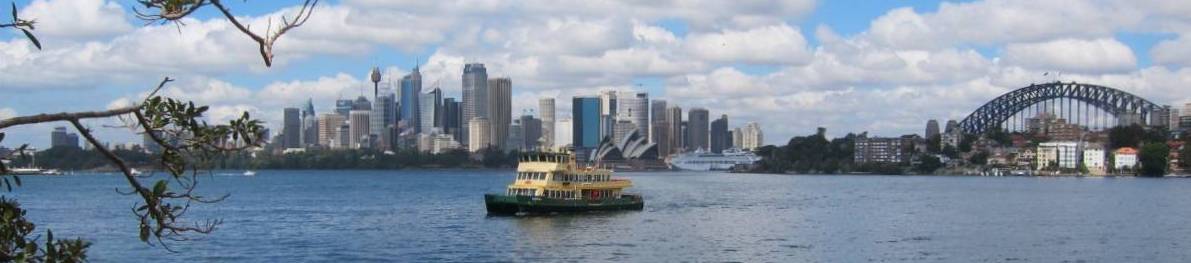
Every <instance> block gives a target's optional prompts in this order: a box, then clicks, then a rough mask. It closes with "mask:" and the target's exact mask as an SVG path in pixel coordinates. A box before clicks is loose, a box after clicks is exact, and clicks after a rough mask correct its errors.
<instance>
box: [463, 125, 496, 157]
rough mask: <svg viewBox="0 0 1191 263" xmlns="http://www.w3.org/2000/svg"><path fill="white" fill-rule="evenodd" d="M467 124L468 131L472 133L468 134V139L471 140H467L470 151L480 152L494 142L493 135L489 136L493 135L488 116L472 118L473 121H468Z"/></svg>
mask: <svg viewBox="0 0 1191 263" xmlns="http://www.w3.org/2000/svg"><path fill="white" fill-rule="evenodd" d="M467 126H468V128H467V131H468V133H470V134H468V135H467V139H468V140H469V141H468V142H467V150H468V151H469V152H473V153H474V152H479V151H481V150H483V149H484V148H488V147H489V146H490V145H491V144H492V142H491V140H492V137H491V136H489V135H491V134H490V133H489V132H490V131H491V129H489V128H488V127H490V125H489V124H488V118H484V117H475V118H471V121H469V122H468V123H467Z"/></svg>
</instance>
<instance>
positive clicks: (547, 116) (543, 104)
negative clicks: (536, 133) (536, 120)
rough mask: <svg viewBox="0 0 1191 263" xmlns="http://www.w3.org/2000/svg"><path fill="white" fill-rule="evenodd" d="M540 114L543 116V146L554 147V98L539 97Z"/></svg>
mask: <svg viewBox="0 0 1191 263" xmlns="http://www.w3.org/2000/svg"><path fill="white" fill-rule="evenodd" d="M538 114H539V115H541V116H542V140H541V146H542V147H547V148H552V147H554V98H541V99H538Z"/></svg>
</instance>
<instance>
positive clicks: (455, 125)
mask: <svg viewBox="0 0 1191 263" xmlns="http://www.w3.org/2000/svg"><path fill="white" fill-rule="evenodd" d="M462 114H463V112H462V111H461V106H460V105H459V102H458V101H456V100H455V98H446V99H443V102H442V129H443V134H449V135H451V138H453V139H454V140H455V141H456V142H459V141H462V140H463V138H464V137H463V115H462Z"/></svg>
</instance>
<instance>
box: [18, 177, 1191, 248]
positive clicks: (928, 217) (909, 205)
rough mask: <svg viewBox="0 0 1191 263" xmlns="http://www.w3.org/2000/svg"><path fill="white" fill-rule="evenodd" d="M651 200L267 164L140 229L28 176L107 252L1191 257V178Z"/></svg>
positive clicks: (684, 183) (98, 187) (50, 219)
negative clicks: (634, 205) (500, 208)
mask: <svg viewBox="0 0 1191 263" xmlns="http://www.w3.org/2000/svg"><path fill="white" fill-rule="evenodd" d="M620 175H622V176H627V177H631V178H632V179H633V180H634V182H635V184H636V187H635V188H634V191H635V192H639V193H642V194H644V196H645V198H646V205H645V210H644V211H641V212H621V213H604V214H582V215H555V216H534V217H488V216H485V211H484V205H483V200H482V199H483V198H482V193H484V192H502V191H503V187H504V185H505V184H506V183H507V182H508V181H509V180H510V178H511V172H508V171H345V172H328V171H258V175H257V176H255V177H242V176H231V175H228V176H220V175H216V176H214V177H213V178H209V179H207V180H206V181H204V182H203V184H204V185H203V188H202V189H203V190H205V191H206V192H207V193H210V194H220V193H231V194H232V196H231V198H229V199H228V200H227V201H225V202H222V203H219V204H215V205H205V206H200V207H198V208H196V209H194V210H192V214H190V215H188V216H190V218H193V219H197V218H210V217H217V218H222V219H223V220H224V225H223V226H222V228H221V229H219V230H218V231H217V232H215V233H214V234H211V235H209V236H206V237H205V238H204V239H203V240H201V241H192V242H186V243H176V244H174V245H173V247H174V248H175V249H177V250H180V251H182V253H176V254H174V253H169V252H166V251H165V250H163V249H161V248H157V247H150V246H148V245H146V244H144V243H141V242H139V241H138V240H137V237H136V235H137V234H136V233H137V231H136V221H135V218H134V217H133V215H131V214H130V212H129V209H130V208H131V206H132V204H133V201H135V200H134V197H131V196H122V195H119V194H117V193H116V192H115V191H114V188H116V187H123V185H124V184H123V181H122V180H123V179H122V178H121V177H117V176H115V175H78V176H64V177H25V178H24V182H25V187H22V188H20V189H19V190H17V194H16V196H17V197H18V198H19V199H20V201H22V202H23V203H24V206H25V207H26V208H27V209H28V210H29V217H31V218H32V219H33V220H35V222H37V223H38V225H39V229H44V228H45V227H49V228H51V229H53V230H54V233H55V234H56V236H59V237H73V236H82V237H85V238H86V239H89V240H91V241H93V242H94V243H95V244H94V246H93V247H92V249H91V253H90V255H91V256H92V259H93V260H94V261H100V262H113V261H115V262H138V261H143V259H146V258H150V257H160V258H164V259H165V260H168V261H266V262H289V261H468V262H481V261H539V262H540V261H624V262H662V261H747V262H802V261H841V262H862V261H942V262H977V261H993V262H999V261H1034V262H1038V261H1042V262H1055V261H1093V262H1096V261H1099V262H1138V261H1146V262H1153V261H1164V262H1188V261H1191V226H1189V223H1191V220H1189V219H1191V180H1179V179H1165V180H1163V179H1140V178H1101V179H1092V178H1009V177H1001V178H990V177H895V176H791V175H736V174H720V173H652V174H634V173H624V174H620Z"/></svg>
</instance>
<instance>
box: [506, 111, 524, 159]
mask: <svg viewBox="0 0 1191 263" xmlns="http://www.w3.org/2000/svg"><path fill="white" fill-rule="evenodd" d="M508 136H509V137H508V140H505V142H504V143H501V145H503V147H501V148H502V149H505V150H508V151H521V150H523V149H524V148H525V128H523V127H522V126H521V119H516V120H513V123H511V124H510V125H509V134H508Z"/></svg>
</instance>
